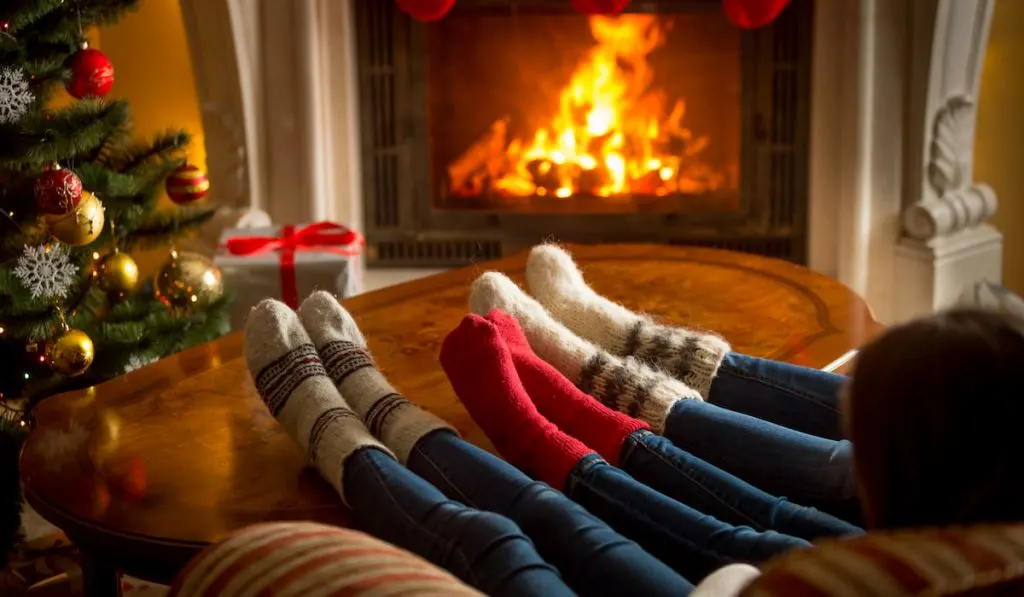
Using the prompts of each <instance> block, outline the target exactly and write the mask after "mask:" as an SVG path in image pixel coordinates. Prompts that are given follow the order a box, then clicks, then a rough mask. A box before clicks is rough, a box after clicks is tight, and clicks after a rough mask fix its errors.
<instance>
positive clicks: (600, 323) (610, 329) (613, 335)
mask: <svg viewBox="0 0 1024 597" xmlns="http://www.w3.org/2000/svg"><path fill="white" fill-rule="evenodd" d="M526 279H527V281H528V283H529V285H530V292H532V293H533V294H534V296H536V297H537V300H539V301H540V303H541V304H542V305H543V306H544V308H546V309H547V310H548V311H549V312H550V313H551V314H552V315H553V316H554V318H555V319H557V320H558V321H560V322H561V323H563V324H564V325H565V326H566V327H568V328H569V329H570V330H572V331H573V332H574V333H576V334H577V335H579V336H580V337H582V338H584V339H586V340H589V341H591V342H593V343H594V344H597V345H598V346H600V347H601V348H604V349H605V350H608V351H609V352H611V353H612V354H614V355H617V356H621V357H636V358H638V359H640V360H642V361H644V362H647V363H650V364H651V365H653V366H654V367H657V368H659V369H661V370H663V371H665V372H666V373H668V374H669V375H671V376H673V377H675V378H676V379H678V380H681V381H682V382H684V383H685V384H686V385H687V386H689V387H691V388H693V389H695V390H697V391H698V392H699V393H700V395H701V396H703V397H707V395H708V390H710V388H711V380H712V379H714V377H715V374H716V373H717V372H718V367H719V365H721V364H722V359H724V358H725V355H726V354H727V353H728V352H729V350H730V347H729V343H728V342H726V341H725V340H724V339H722V338H721V337H719V336H716V335H714V334H710V333H705V332H700V331H695V330H688V329H686V328H682V327H675V326H669V325H663V324H659V323H656V322H655V321H653V320H652V319H650V318H649V317H646V316H643V315H638V314H636V313H633V312H632V311H630V310H629V309H626V308H625V307H623V306H622V305H619V304H617V303H615V302H612V301H610V300H608V299H606V298H604V297H603V296H601V295H599V294H597V293H596V292H594V290H593V289H592V288H590V286H588V285H587V283H586V282H585V281H584V280H583V274H582V273H580V270H579V268H578V267H576V264H575V263H574V262H573V260H572V257H571V256H570V255H569V254H568V253H567V252H565V251H564V250H562V249H561V248H559V247H557V246H555V245H539V246H536V247H534V248H533V250H532V251H531V252H530V257H529V259H528V261H527V265H526Z"/></svg>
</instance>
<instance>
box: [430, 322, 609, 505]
mask: <svg viewBox="0 0 1024 597" xmlns="http://www.w3.org/2000/svg"><path fill="white" fill-rule="evenodd" d="M441 366H442V367H444V371H445V373H446V374H447V375H448V379H449V381H451V384H452V387H453V388H454V389H455V394H456V395H457V396H458V397H459V400H460V401H461V402H462V404H463V405H464V406H465V407H466V410H467V411H469V414H470V416H472V417H473V420H474V421H476V424H477V425H479V426H480V429H482V430H483V432H484V433H485V434H486V435H487V437H488V439H490V440H491V443H493V444H494V447H495V448H497V450H498V453H499V454H501V455H502V457H504V458H505V460H507V461H508V462H510V463H511V464H513V465H515V466H516V467H518V468H519V469H521V470H522V471H523V472H525V473H526V474H528V475H530V476H532V477H533V478H535V479H539V480H541V481H544V482H545V483H547V484H548V485H551V486H552V487H554V488H555V489H559V490H561V489H562V488H564V487H565V481H566V479H567V478H568V475H569V473H570V472H571V471H572V469H573V467H575V466H576V463H577V462H579V460H580V459H581V458H583V457H584V456H586V455H587V454H589V453H591V452H592V451H591V450H590V449H588V448H587V447H586V446H585V445H583V444H582V443H581V442H579V441H578V440H576V439H574V438H572V437H570V436H568V435H566V434H565V433H563V432H562V431H561V430H559V429H558V427H556V426H555V425H554V424H552V423H551V422H550V421H548V420H547V419H545V418H544V417H543V416H542V415H541V414H540V413H539V412H538V411H537V408H536V407H535V406H534V405H533V402H532V401H531V400H530V396H529V395H528V394H527V393H526V389H525V388H523V385H522V383H521V382H520V381H519V376H518V375H517V374H516V369H515V365H514V364H513V362H512V354H511V353H509V350H508V348H507V347H506V346H505V343H504V341H503V340H502V339H501V336H500V334H499V333H498V330H497V328H495V327H494V325H492V324H491V323H490V322H488V321H487V320H485V319H484V318H483V317H480V316H478V315H467V316H466V317H464V318H463V319H462V322H461V323H459V325H458V327H456V328H455V329H454V330H452V332H451V333H450V334H448V336H447V337H446V338H445V339H444V342H443V343H442V344H441Z"/></svg>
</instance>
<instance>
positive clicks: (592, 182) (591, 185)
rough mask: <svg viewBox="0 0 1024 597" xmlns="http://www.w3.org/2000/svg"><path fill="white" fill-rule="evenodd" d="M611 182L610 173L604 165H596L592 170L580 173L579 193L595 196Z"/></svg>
mask: <svg viewBox="0 0 1024 597" xmlns="http://www.w3.org/2000/svg"><path fill="white" fill-rule="evenodd" d="M611 182H612V177H611V173H609V172H608V168H607V167H606V166H605V165H604V164H597V165H596V166H595V167H593V168H589V169H586V170H582V171H580V178H579V187H580V192H582V193H589V194H591V195H596V194H597V192H598V191H599V190H601V189H602V188H604V187H606V186H608V185H609V184H611Z"/></svg>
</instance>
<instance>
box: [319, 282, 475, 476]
mask: <svg viewBox="0 0 1024 597" xmlns="http://www.w3.org/2000/svg"><path fill="white" fill-rule="evenodd" d="M299 319H300V320H301V321H302V325H303V326H304V327H305V328H306V331H307V332H308V333H309V335H310V336H311V337H312V339H313V343H314V344H315V345H316V349H317V351H318V352H319V353H320V357H321V358H322V359H323V361H324V367H325V368H326V369H327V373H328V375H330V377H331V379H333V380H334V383H335V384H336V385H337V387H338V390H339V391H340V392H341V395H342V396H344V397H345V399H346V400H348V401H349V402H351V403H352V406H353V408H355V410H356V412H357V413H359V416H360V417H362V419H363V421H365V422H366V426H367V427H369V428H370V432H371V433H373V435H375V436H377V437H379V438H380V439H381V441H382V442H384V444H385V445H386V446H388V447H389V448H391V449H392V450H394V451H395V454H396V455H397V456H398V459H399V460H400V461H402V463H406V462H408V461H409V453H410V452H411V451H412V448H413V446H415V445H416V442H418V441H419V440H420V439H421V438H422V437H423V436H425V435H427V434H428V433H431V432H432V431H437V430H438V429H448V430H450V431H453V432H454V431H455V430H454V429H452V427H451V426H450V425H448V424H447V423H445V422H444V421H443V420H441V419H440V418H438V417H437V416H435V415H433V414H431V413H429V412H427V411H425V410H423V409H421V408H420V407H418V406H416V405H415V404H413V403H412V402H409V400H407V399H406V398H405V397H404V396H402V395H401V394H399V393H398V392H397V391H395V388H394V387H393V386H392V385H391V384H390V383H388V380H387V378H385V377H384V375H383V374H382V373H381V372H380V370H379V369H377V367H376V366H375V365H374V363H373V357H371V356H370V353H369V351H368V350H367V349H366V340H365V339H363V334H362V333H361V332H360V331H359V326H357V325H356V322H355V320H354V319H352V316H351V315H350V314H349V312H348V311H346V310H345V308H344V307H342V306H341V304H340V303H338V300H337V299H335V298H334V297H333V296H331V295H330V294H329V293H327V292H323V291H320V292H314V293H313V294H311V295H309V298H307V299H306V300H305V301H303V302H302V305H300V306H299Z"/></svg>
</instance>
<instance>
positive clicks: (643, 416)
mask: <svg viewBox="0 0 1024 597" xmlns="http://www.w3.org/2000/svg"><path fill="white" fill-rule="evenodd" d="M469 302H470V309H471V310H472V311H473V312H474V313H477V314H479V315H485V314H487V313H489V312H490V311H491V310H492V309H499V310H501V311H504V312H505V313H508V314H509V315H511V316H512V317H515V318H516V320H517V321H518V322H519V326H520V327H521V328H522V330H523V333H524V334H525V335H526V338H527V339H528V340H529V341H530V347H531V348H533V350H534V352H536V353H537V356H539V357H540V358H542V359H544V360H545V361H547V362H548V363H549V364H551V365H552V366H553V367H554V368H555V369H557V370H558V371H559V372H560V373H561V374H562V375H564V376H566V377H568V378H569V381H571V382H572V383H573V384H575V386H576V387H577V388H579V389H580V390H582V391H583V393H585V394H589V395H591V396H593V397H594V398H597V399H598V400H600V401H601V403H603V404H604V405H606V406H608V407H610V408H612V409H615V410H617V411H620V412H624V413H626V414H627V415H629V416H631V417H635V418H637V419H640V420H641V421H644V422H646V423H647V424H649V425H650V426H651V428H652V429H653V430H654V431H655V432H656V433H661V432H662V431H664V429H665V418H666V417H668V413H669V410H671V408H672V405H673V404H675V403H676V401H678V400H681V399H697V400H699V399H700V397H701V396H700V394H699V393H698V392H697V391H696V390H693V389H691V388H689V387H687V386H686V384H684V383H683V382H681V381H679V380H678V379H675V378H673V377H671V376H669V375H668V374H667V373H664V372H662V371H659V370H656V369H652V368H651V367H648V366H647V365H646V364H644V363H642V362H640V361H638V360H637V359H635V358H633V357H626V358H624V359H620V358H619V357H616V356H614V355H611V354H609V353H608V352H607V351H605V350H603V349H600V348H597V347H596V346H594V345H593V344H591V343H590V342H587V341H586V340H583V339H582V338H579V337H578V336H576V335H575V334H573V333H572V332H571V331H569V330H568V329H567V328H566V327H565V326H563V325H562V324H560V323H558V322H557V321H555V320H554V319H552V317H551V315H549V314H548V313H547V311H545V310H544V307H541V306H540V304H539V303H538V302H537V301H535V300H533V299H532V298H530V297H529V296H527V295H526V294H525V293H524V292H523V291H522V290H521V289H520V288H519V287H518V286H516V284H515V282H513V281H512V280H509V279H508V278H507V277H505V276H504V275H502V274H499V273H497V272H487V273H485V274H483V275H481V276H480V277H479V278H477V279H476V281H475V282H474V283H473V287H472V289H471V291H470V297H469Z"/></svg>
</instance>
